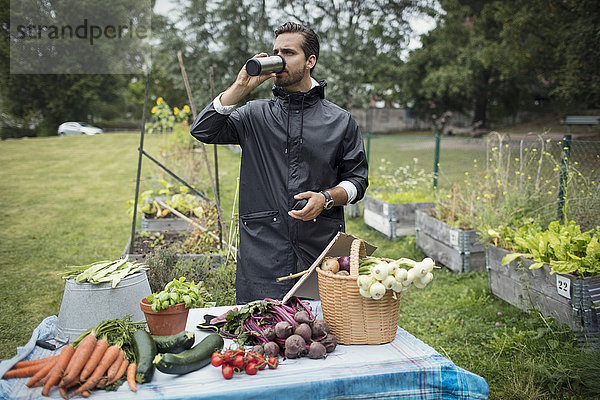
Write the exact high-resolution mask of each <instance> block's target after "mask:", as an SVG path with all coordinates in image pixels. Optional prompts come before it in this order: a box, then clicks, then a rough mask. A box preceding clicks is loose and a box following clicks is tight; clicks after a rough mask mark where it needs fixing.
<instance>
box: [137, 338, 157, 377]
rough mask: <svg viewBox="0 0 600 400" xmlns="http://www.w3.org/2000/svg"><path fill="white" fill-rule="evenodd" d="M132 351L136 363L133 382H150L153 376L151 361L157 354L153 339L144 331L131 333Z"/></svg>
mask: <svg viewBox="0 0 600 400" xmlns="http://www.w3.org/2000/svg"><path fill="white" fill-rule="evenodd" d="M133 351H134V353H135V359H136V362H137V369H136V373H135V380H136V382H137V383H145V382H150V381H151V380H152V377H153V376H154V364H153V363H152V361H153V360H154V357H155V356H156V354H157V353H158V351H157V350H156V343H154V339H152V336H150V334H149V333H148V332H146V330H145V329H138V330H137V331H135V332H134V333H133Z"/></svg>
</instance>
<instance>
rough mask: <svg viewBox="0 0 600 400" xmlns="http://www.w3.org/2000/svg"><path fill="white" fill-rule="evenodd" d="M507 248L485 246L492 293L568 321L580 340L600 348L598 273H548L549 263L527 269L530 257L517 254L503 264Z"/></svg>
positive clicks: (587, 345) (523, 306)
mask: <svg viewBox="0 0 600 400" xmlns="http://www.w3.org/2000/svg"><path fill="white" fill-rule="evenodd" d="M507 254H510V252H509V251H507V250H504V249H501V248H499V247H496V246H492V245H490V246H488V247H487V248H486V266H487V269H488V272H489V282H490V288H491V291H492V293H493V294H494V295H495V296H497V297H499V298H501V299H503V300H505V301H507V302H508V303H510V304H512V305H514V306H515V307H518V308H520V309H521V310H523V311H529V310H531V309H536V310H539V311H540V312H541V313H542V314H543V315H545V316H550V317H553V318H554V319H555V320H556V321H558V322H562V323H564V324H567V325H569V326H570V327H571V328H572V329H573V330H574V332H575V334H576V335H577V337H578V340H579V341H580V343H581V344H582V345H584V346H586V347H591V348H593V349H599V350H600V324H599V317H600V316H599V315H598V310H599V309H600V276H595V277H591V278H586V279H579V278H577V277H576V276H574V275H570V274H564V275H563V274H550V267H548V266H546V265H544V266H543V267H542V268H539V269H529V266H530V265H531V264H533V261H532V260H528V259H524V258H520V259H517V260H515V261H513V262H511V263H510V264H508V265H502V258H503V257H504V256H505V255H507Z"/></svg>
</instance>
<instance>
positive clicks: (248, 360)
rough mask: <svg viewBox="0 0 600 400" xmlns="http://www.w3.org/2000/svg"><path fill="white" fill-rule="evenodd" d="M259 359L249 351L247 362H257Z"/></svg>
mask: <svg viewBox="0 0 600 400" xmlns="http://www.w3.org/2000/svg"><path fill="white" fill-rule="evenodd" d="M257 362H258V360H257V359H256V355H255V354H252V353H248V354H247V355H246V363H248V364H250V363H255V364H256V363H257Z"/></svg>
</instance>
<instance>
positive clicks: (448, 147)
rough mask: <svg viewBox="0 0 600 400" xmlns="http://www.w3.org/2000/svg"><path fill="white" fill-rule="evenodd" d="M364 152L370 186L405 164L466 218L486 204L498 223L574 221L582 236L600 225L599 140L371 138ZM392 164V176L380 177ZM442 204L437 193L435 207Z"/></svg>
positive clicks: (497, 136)
mask: <svg viewBox="0 0 600 400" xmlns="http://www.w3.org/2000/svg"><path fill="white" fill-rule="evenodd" d="M366 146H367V149H368V152H369V164H370V181H371V182H372V183H373V184H378V183H379V181H381V179H380V178H381V177H382V176H398V175H399V174H398V172H401V171H405V170H406V168H405V167H406V165H411V168H412V169H413V170H417V169H425V170H426V171H427V172H428V173H429V172H430V177H431V178H430V179H431V181H430V182H431V186H435V187H437V188H439V189H441V190H439V191H436V192H446V193H448V192H451V191H454V192H455V193H456V192H457V191H458V192H460V196H461V198H462V199H463V203H464V204H465V210H464V211H465V212H473V210H474V209H476V208H477V207H475V206H474V205H475V204H476V203H477V202H486V201H487V202H488V203H489V204H488V209H491V210H492V212H495V213H496V214H498V215H497V221H501V220H503V219H504V220H506V219H510V218H517V217H533V218H536V219H538V220H540V221H541V223H549V222H550V221H552V220H556V219H558V220H560V221H565V220H573V221H575V222H577V223H578V224H579V225H580V226H581V229H582V230H590V229H593V228H595V227H596V226H598V225H600V141H592V140H576V139H572V138H571V135H564V136H562V137H556V136H555V137H547V136H545V135H536V134H529V135H521V136H519V137H514V136H512V137H511V136H510V135H504V134H500V133H492V134H490V135H488V136H487V138H482V139H471V138H468V139H459V138H447V137H441V138H440V135H437V137H436V138H435V139H432V138H431V137H421V138H416V137H412V138H411V137H408V138H406V137H399V138H397V139H396V140H395V141H394V140H393V139H392V138H390V137H389V136H385V135H373V136H372V137H368V138H367V143H366ZM417 158H419V161H418V162H417V161H416V159H417ZM413 159H414V161H413ZM390 162H391V164H392V169H393V168H395V170H392V171H389V168H388V171H387V172H385V173H384V172H382V171H381V170H382V169H383V168H384V166H385V164H390ZM388 167H389V165H388ZM403 173H404V172H403ZM415 174H416V172H415ZM373 189H375V188H374V187H373V186H371V188H370V190H373ZM448 197H450V196H449V195H448ZM443 200H444V198H443V197H440V195H439V193H438V201H443ZM469 204H470V205H471V206H472V207H471V208H470V211H468V210H467V209H469ZM502 213H505V214H506V215H501V214H502ZM505 222H509V221H505Z"/></svg>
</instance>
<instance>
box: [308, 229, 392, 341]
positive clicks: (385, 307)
mask: <svg viewBox="0 0 600 400" xmlns="http://www.w3.org/2000/svg"><path fill="white" fill-rule="evenodd" d="M365 256H366V251H365V244H364V242H363V241H362V240H360V239H355V240H354V241H353V242H352V247H351V250H350V276H342V275H335V274H331V273H327V272H325V271H323V270H322V269H321V268H318V267H317V268H316V270H317V274H318V282H319V297H320V298H321V306H322V308H323V317H324V318H325V320H326V321H327V323H328V324H329V327H330V329H331V333H333V334H334V335H335V336H336V337H337V340H338V342H339V343H341V344H382V343H388V342H391V341H392V340H394V337H395V336H396V331H397V329H398V313H399V311H400V293H396V296H394V295H393V293H394V292H393V291H392V290H387V291H386V293H385V296H383V298H381V299H379V300H373V299H369V298H366V297H363V296H361V294H360V292H359V289H358V285H357V284H356V279H357V277H358V267H359V265H358V263H359V259H360V258H364V257H365ZM394 297H396V298H394Z"/></svg>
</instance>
